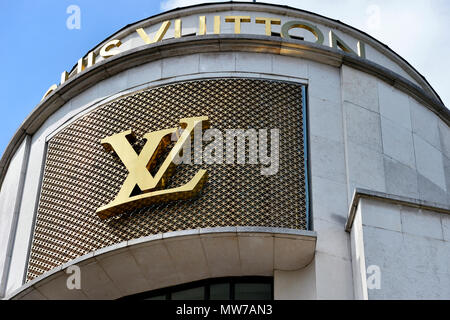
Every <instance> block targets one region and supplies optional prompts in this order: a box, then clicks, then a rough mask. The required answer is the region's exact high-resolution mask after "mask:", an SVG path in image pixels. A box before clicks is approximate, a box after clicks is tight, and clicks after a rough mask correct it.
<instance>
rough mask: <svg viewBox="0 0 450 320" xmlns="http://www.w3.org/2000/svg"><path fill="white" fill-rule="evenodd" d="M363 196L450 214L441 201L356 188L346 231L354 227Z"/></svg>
mask: <svg viewBox="0 0 450 320" xmlns="http://www.w3.org/2000/svg"><path fill="white" fill-rule="evenodd" d="M361 198H368V199H379V200H383V201H385V202H389V203H393V204H399V205H404V206H409V207H414V208H419V209H423V210H430V211H435V212H440V213H446V214H450V207H449V206H446V205H443V204H440V203H435V202H430V201H425V200H419V199H414V198H408V197H402V196H397V195H393V194H388V193H384V192H378V191H372V190H367V189H362V188H356V189H355V191H354V192H353V198H352V202H351V205H350V208H349V213H348V218H347V223H346V224H345V231H347V232H350V231H351V229H352V226H353V220H354V219H355V215H356V209H357V208H358V203H359V200H360V199H361Z"/></svg>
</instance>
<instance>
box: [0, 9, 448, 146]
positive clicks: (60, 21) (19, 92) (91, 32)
mask: <svg viewBox="0 0 450 320" xmlns="http://www.w3.org/2000/svg"><path fill="white" fill-rule="evenodd" d="M199 2H205V1H197V0H165V1H160V2H159V1H148V0H114V1H104V0H94V1H92V0H91V1H87V0H69V1H66V0H0V41H1V42H2V45H1V50H0V59H1V60H0V61H1V62H2V66H1V77H0V98H1V100H0V101H1V102H0V111H1V116H0V154H3V151H4V149H5V148H6V145H7V144H8V142H9V140H10V139H11V138H12V136H13V134H14V133H15V131H16V130H17V129H18V127H19V126H20V124H21V123H22V122H23V120H24V119H25V118H26V117H27V116H28V114H29V113H30V112H31V111H32V110H33V109H34V108H35V106H36V105H37V104H38V103H39V101H40V99H41V98H42V95H43V94H44V93H45V91H46V90H47V89H48V87H49V86H50V85H51V84H53V83H58V82H59V77H60V74H61V72H62V71H64V70H70V69H71V68H72V66H73V65H74V64H75V63H76V61H77V60H78V59H79V58H80V57H82V56H84V55H85V54H86V53H87V52H88V51H89V49H91V48H92V47H94V46H95V45H96V44H98V43H99V42H100V41H102V40H103V39H105V38H106V37H108V36H110V35H111V34H113V33H114V32H116V31H117V30H119V29H121V28H122V27H124V26H125V25H127V24H129V23H132V22H135V21H137V20H141V19H143V18H146V17H148V16H152V15H154V14H157V13H160V12H162V11H165V10H169V9H172V8H175V7H179V6H185V5H190V4H195V3H199ZM206 2H210V1H207V0H206ZM265 2H273V3H281V4H284V5H289V6H293V7H298V8H301V9H305V10H309V11H313V12H317V13H320V14H322V15H325V16H328V17H330V18H334V19H339V20H341V21H343V22H345V23H347V24H350V25H352V26H354V27H356V28H359V29H361V30H363V31H365V32H367V33H369V34H371V35H372V36H374V37H375V38H377V39H378V40H380V41H381V42H383V43H385V44H387V45H389V46H390V47H391V48H392V49H393V50H395V51H396V52H397V53H399V54H400V55H401V56H403V57H404V58H405V59H406V60H408V62H410V63H411V64H412V65H413V66H414V67H415V68H416V69H418V71H419V72H421V73H422V74H423V75H424V76H425V77H426V78H427V80H428V81H429V82H430V83H431V85H432V86H433V87H434V88H435V89H436V90H437V92H438V94H439V95H440V96H441V98H442V99H443V100H444V103H445V104H446V105H447V106H450V90H449V89H448V88H449V86H450V81H448V80H447V78H448V74H449V73H450V59H449V58H448V57H450V41H449V40H450V35H449V33H448V27H449V26H450V22H449V21H450V1H448V0H416V1H414V0H412V1H406V0H396V1H391V0H378V1H369V0H340V1H336V0H283V1H281V0H279V1H277V0H266V1H265ZM69 5H77V6H79V7H80V9H81V29H79V30H77V29H73V30H69V29H68V28H67V27H66V20H67V18H68V17H69V14H67V13H66V9H67V7H68V6H69Z"/></svg>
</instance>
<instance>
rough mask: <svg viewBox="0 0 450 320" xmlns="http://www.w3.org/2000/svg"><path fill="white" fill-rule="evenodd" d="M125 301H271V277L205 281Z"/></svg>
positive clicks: (138, 295) (128, 297)
mask: <svg viewBox="0 0 450 320" xmlns="http://www.w3.org/2000/svg"><path fill="white" fill-rule="evenodd" d="M121 299H126V300H272V299H273V278H272V277H233V278H216V279H207V280H201V281H196V282H191V283H186V284H182V285H178V286H173V287H168V288H163V289H157V290H153V291H148V292H142V293H138V294H134V295H131V296H127V297H123V298H121Z"/></svg>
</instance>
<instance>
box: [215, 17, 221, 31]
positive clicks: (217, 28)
mask: <svg viewBox="0 0 450 320" xmlns="http://www.w3.org/2000/svg"><path fill="white" fill-rule="evenodd" d="M214 34H220V16H214Z"/></svg>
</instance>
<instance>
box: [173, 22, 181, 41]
mask: <svg viewBox="0 0 450 320" xmlns="http://www.w3.org/2000/svg"><path fill="white" fill-rule="evenodd" d="M174 37H175V38H181V19H176V20H175V33H174Z"/></svg>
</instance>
